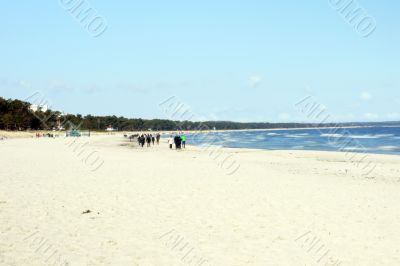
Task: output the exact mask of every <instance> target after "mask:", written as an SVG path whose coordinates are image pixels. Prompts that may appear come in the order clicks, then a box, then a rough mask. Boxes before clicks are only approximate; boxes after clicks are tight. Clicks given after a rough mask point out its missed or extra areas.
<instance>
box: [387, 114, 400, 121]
mask: <svg viewBox="0 0 400 266" xmlns="http://www.w3.org/2000/svg"><path fill="white" fill-rule="evenodd" d="M386 117H387V118H388V119H393V120H394V119H400V113H390V114H387V115H386Z"/></svg>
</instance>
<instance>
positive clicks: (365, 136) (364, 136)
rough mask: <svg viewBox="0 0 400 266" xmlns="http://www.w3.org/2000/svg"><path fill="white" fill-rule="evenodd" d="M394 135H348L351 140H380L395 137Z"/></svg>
mask: <svg viewBox="0 0 400 266" xmlns="http://www.w3.org/2000/svg"><path fill="white" fill-rule="evenodd" d="M393 136H394V135H393V134H377V135H369V134H367V135H348V137H349V138H352V139H379V138H387V137H393Z"/></svg>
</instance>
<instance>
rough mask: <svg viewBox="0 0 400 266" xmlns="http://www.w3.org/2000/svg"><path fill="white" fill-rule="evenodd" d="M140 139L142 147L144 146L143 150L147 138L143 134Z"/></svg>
mask: <svg viewBox="0 0 400 266" xmlns="http://www.w3.org/2000/svg"><path fill="white" fill-rule="evenodd" d="M139 138H140V141H139V142H140V146H142V148H143V147H144V143H145V141H146V139H145V137H144V136H143V134H142V135H141V136H140V137H139Z"/></svg>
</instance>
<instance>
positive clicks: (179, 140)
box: [125, 133, 186, 150]
mask: <svg viewBox="0 0 400 266" xmlns="http://www.w3.org/2000/svg"><path fill="white" fill-rule="evenodd" d="M125 137H128V136H127V135H125ZM133 138H137V142H138V144H139V146H140V147H144V146H145V145H146V147H151V146H152V145H155V144H157V145H159V144H160V139H161V135H160V134H159V133H157V134H156V135H153V134H141V135H132V136H130V137H129V140H131V139H133ZM168 145H169V148H170V149H172V148H173V147H174V145H175V149H177V150H180V149H182V148H184V149H185V148H186V135H185V134H183V133H182V134H177V135H175V137H173V136H172V135H171V136H170V137H169V138H168Z"/></svg>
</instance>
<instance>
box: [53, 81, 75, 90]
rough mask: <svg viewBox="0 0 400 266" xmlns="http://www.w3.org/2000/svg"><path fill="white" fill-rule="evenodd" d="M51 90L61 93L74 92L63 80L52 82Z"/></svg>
mask: <svg viewBox="0 0 400 266" xmlns="http://www.w3.org/2000/svg"><path fill="white" fill-rule="evenodd" d="M49 88H50V89H51V90H61V91H70V90H73V88H72V87H70V86H69V85H68V84H67V83H66V82H64V81H62V80H51V81H49Z"/></svg>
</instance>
